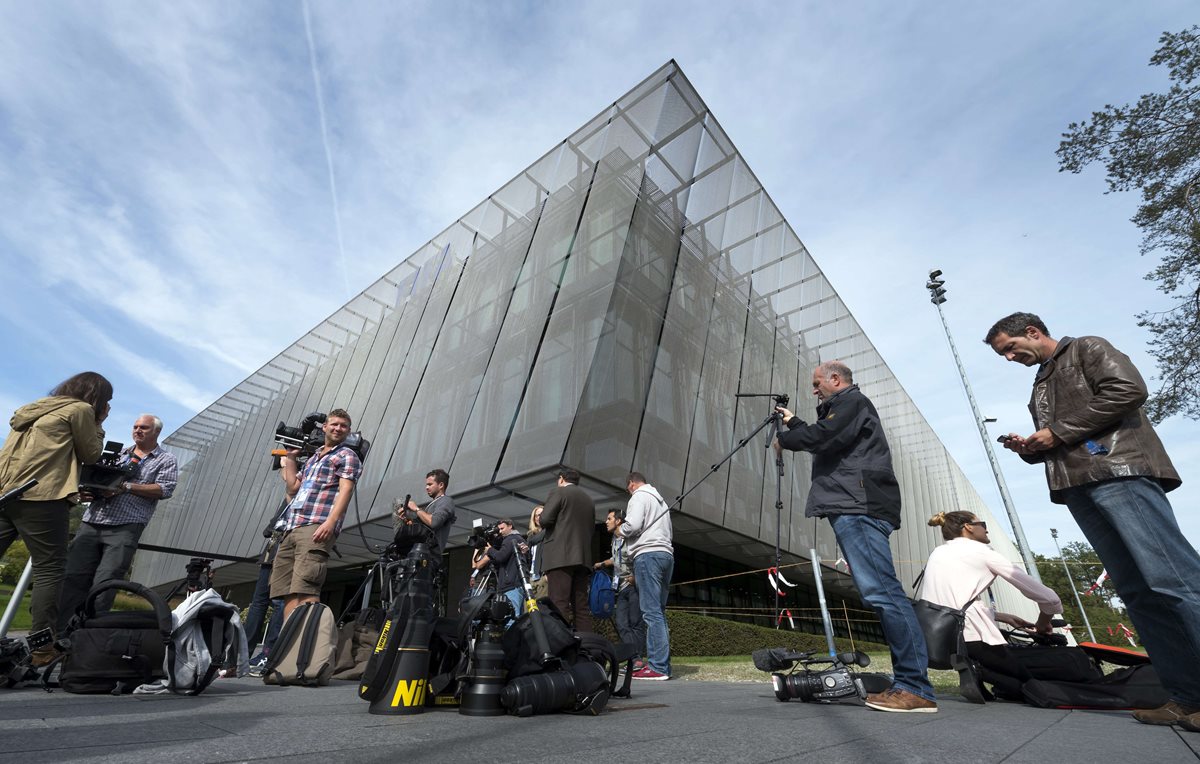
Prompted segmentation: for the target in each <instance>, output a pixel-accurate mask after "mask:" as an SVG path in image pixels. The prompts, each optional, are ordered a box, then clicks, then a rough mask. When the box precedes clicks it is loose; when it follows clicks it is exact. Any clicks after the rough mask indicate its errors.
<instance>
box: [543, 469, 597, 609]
mask: <svg viewBox="0 0 1200 764" xmlns="http://www.w3.org/2000/svg"><path fill="white" fill-rule="evenodd" d="M578 483H579V473H578V472H577V471H575V470H573V469H569V468H566V467H564V468H563V469H561V470H559V471H558V487H557V488H555V489H554V490H553V491H551V492H550V498H548V499H546V507H545V509H543V510H542V519H541V522H542V527H544V528H545V529H546V538H545V540H544V541H543V542H542V550H541V557H542V570H543V571H544V573H545V576H546V582H547V584H548V586H549V590H550V600H551V602H553V603H554V605H555V607H557V608H558V609H559V612H561V613H562V614H563V615H564V616H567V617H570V616H569V613H570V612H571V610H573V611H574V617H573V618H572V619H571V622H572V623H573V624H574V625H575V631H591V630H592V611H591V610H590V609H589V608H588V580H589V579H590V578H591V567H590V565H589V564H588V561H589V560H591V557H592V533H593V532H594V531H595V529H596V505H595V503H594V502H593V501H592V497H590V496H588V495H587V493H586V492H585V491H584V490H583V489H582V488H580V487H579V485H578Z"/></svg>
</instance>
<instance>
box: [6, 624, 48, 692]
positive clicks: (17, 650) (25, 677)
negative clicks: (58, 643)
mask: <svg viewBox="0 0 1200 764" xmlns="http://www.w3.org/2000/svg"><path fill="white" fill-rule="evenodd" d="M52 642H54V635H53V634H52V633H51V632H50V629H48V628H46V629H42V630H41V631H35V632H34V633H32V634H30V635H29V636H27V637H24V638H22V637H4V638H3V639H0V686H2V687H15V686H17V685H18V684H20V683H21V682H30V681H33V680H35V679H37V678H38V672H37V670H36V669H34V668H33V664H32V662H31V658H32V656H33V651H34V650H37V649H39V648H42V647H46V646H47V645H49V644H51V643H52Z"/></svg>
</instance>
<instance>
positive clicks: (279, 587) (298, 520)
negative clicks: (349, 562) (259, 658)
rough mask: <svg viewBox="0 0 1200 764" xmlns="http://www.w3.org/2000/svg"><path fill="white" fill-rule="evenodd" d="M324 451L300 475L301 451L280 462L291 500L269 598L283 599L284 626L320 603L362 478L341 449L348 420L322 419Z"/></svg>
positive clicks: (340, 415)
mask: <svg viewBox="0 0 1200 764" xmlns="http://www.w3.org/2000/svg"><path fill="white" fill-rule="evenodd" d="M324 430H325V445H323V446H321V448H319V449H318V450H317V452H316V453H315V454H313V455H312V456H310V457H309V458H308V461H307V462H305V463H304V469H303V470H299V469H298V463H297V457H298V456H299V455H300V451H299V450H297V449H293V450H290V451H288V452H287V455H286V456H285V457H284V458H283V469H282V470H280V471H281V472H282V473H283V482H284V484H285V485H286V486H287V495H288V498H290V499H291V503H290V504H288V508H287V509H286V510H285V511H284V513H283V539H282V540H281V541H280V542H279V551H278V552H277V553H276V555H275V565H274V566H273V567H272V569H271V598H272V599H280V598H282V599H283V619H284V621H287V619H288V616H290V615H291V614H292V611H293V610H295V609H296V608H297V607H298V606H299V605H302V604H304V603H306V602H320V601H321V587H322V586H324V585H325V572H326V570H327V569H328V567H329V552H330V551H331V550H332V549H333V543H334V541H336V540H337V535H338V533H339V532H341V530H342V519H343V518H344V517H345V516H346V508H347V507H349V506H350V497H351V496H353V495H354V484H355V482H356V481H357V480H358V476H359V475H361V474H362V460H360V459H359V458H358V454H356V453H354V451H353V450H351V449H350V447H349V446H346V445H345V440H346V436H347V435H349V434H350V415H349V414H347V413H346V412H345V410H343V409H334V410H333V411H330V412H329V413H328V414H327V415H326V416H325V427H324Z"/></svg>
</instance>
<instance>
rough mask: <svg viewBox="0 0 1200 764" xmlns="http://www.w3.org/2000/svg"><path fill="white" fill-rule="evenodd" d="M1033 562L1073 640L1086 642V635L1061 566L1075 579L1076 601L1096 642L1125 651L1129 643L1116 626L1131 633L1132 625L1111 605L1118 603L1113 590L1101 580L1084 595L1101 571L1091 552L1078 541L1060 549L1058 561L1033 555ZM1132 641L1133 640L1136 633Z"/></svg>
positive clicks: (1101, 565) (1126, 614)
mask: <svg viewBox="0 0 1200 764" xmlns="http://www.w3.org/2000/svg"><path fill="white" fill-rule="evenodd" d="M1035 558H1036V562H1037V567H1038V573H1040V574H1041V576H1042V583H1044V584H1045V585H1046V586H1049V587H1050V588H1051V589H1053V590H1054V591H1055V593H1056V594H1058V598H1059V599H1061V600H1062V603H1063V618H1065V619H1066V621H1067V623H1069V624H1071V630H1072V632H1073V633H1074V635H1075V638H1076V639H1078V640H1080V641H1081V642H1082V641H1087V639H1088V633H1087V627H1086V626H1084V623H1083V617H1082V616H1080V614H1079V606H1078V605H1076V604H1075V595H1074V594H1072V590H1071V583H1070V581H1069V580H1068V579H1067V573H1066V570H1065V569H1064V567H1063V563H1064V562H1066V564H1067V567H1069V568H1070V569H1071V576H1072V577H1073V578H1074V579H1075V586H1076V588H1077V589H1078V591H1079V599H1080V600H1081V601H1082V602H1083V606H1084V607H1085V608H1086V609H1087V617H1088V620H1089V621H1090V622H1091V624H1092V631H1093V632H1094V633H1095V635H1096V641H1097V642H1100V643H1102V644H1106V645H1117V646H1121V647H1129V641H1128V640H1127V639H1125V637H1124V635H1123V634H1122V633H1121V631H1120V629H1119V624H1124V625H1125V627H1126V628H1128V629H1129V630H1130V631H1134V628H1133V624H1132V623H1131V622H1130V620H1129V614H1128V613H1127V612H1125V611H1124V610H1123V609H1118V608H1116V607H1113V601H1114V600H1116V601H1117V602H1118V603H1119V602H1120V600H1117V592H1116V590H1115V589H1114V588H1113V585H1112V581H1111V580H1109V579H1105V581H1104V583H1103V584H1102V585H1101V586H1099V587H1098V588H1097V589H1096V590H1095V591H1093V592H1092V593H1091V594H1085V592H1087V591H1088V589H1089V588H1091V586H1092V584H1093V583H1095V582H1096V579H1097V578H1099V577H1100V573H1101V571H1103V570H1104V565H1103V564H1102V563H1101V562H1100V558H1099V556H1097V555H1096V552H1095V550H1093V549H1092V548H1091V547H1090V546H1088V545H1087V544H1085V543H1083V542H1082V541H1074V542H1071V543H1070V544H1067V545H1066V546H1064V547H1063V550H1062V557H1061V558H1058V557H1044V556H1042V555H1040V554H1039V555H1035ZM1110 630H1111V632H1112V633H1111V634H1110V633H1109V632H1110ZM1134 639H1135V640H1136V639H1137V637H1136V633H1135V636H1134ZM1139 644H1140V640H1139Z"/></svg>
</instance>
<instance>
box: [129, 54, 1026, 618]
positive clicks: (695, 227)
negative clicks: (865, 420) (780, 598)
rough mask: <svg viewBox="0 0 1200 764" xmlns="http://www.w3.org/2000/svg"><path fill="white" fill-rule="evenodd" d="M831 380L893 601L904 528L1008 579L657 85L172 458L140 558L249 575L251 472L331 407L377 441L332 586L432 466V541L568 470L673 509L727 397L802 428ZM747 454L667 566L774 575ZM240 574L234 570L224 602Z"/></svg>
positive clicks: (655, 77) (402, 267)
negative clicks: (766, 570) (742, 566)
mask: <svg viewBox="0 0 1200 764" xmlns="http://www.w3.org/2000/svg"><path fill="white" fill-rule="evenodd" d="M832 359H840V360H842V361H843V362H845V363H846V364H847V365H848V366H849V367H850V368H851V369H852V370H853V371H854V375H855V381H856V382H858V383H859V385H860V386H861V388H862V389H863V391H864V392H865V393H866V394H867V395H868V396H869V397H870V398H871V399H872V400H873V401H874V402H875V404H876V406H877V407H878V409H879V411H880V414H881V416H882V418H883V422H884V425H885V427H886V428H887V434H888V437H889V440H890V442H891V445H892V450H893V456H894V460H895V468H896V472H897V475H898V477H899V480H900V484H901V488H902V491H903V496H904V507H905V515H904V527H903V528H902V529H901V531H900V532H898V533H897V534H895V535H894V536H893V537H892V547H893V552H894V555H895V558H896V561H897V569H898V571H899V573H900V578H901V579H902V580H903V581H904V582H905V583H906V584H907V583H908V582H911V581H912V579H913V578H915V577H916V574H917V572H918V571H919V569H920V567H921V565H923V563H924V560H925V559H926V557H927V556H928V554H929V552H930V550H932V549H933V547H934V546H936V544H937V543H939V542H938V541H937V537H936V536H935V533H934V529H930V528H927V527H926V526H925V519H926V518H927V517H928V516H929V515H930V514H932V513H934V512H937V511H940V510H947V511H949V510H956V509H965V510H968V511H972V512H975V513H976V514H978V515H979V516H980V517H982V518H984V519H986V520H988V521H989V525H990V527H992V528H996V529H997V530H996V531H995V532H993V534H992V538H993V545H994V547H995V548H996V549H998V550H999V551H1001V552H1002V553H1003V554H1005V555H1006V556H1008V557H1010V558H1011V559H1013V560H1019V556H1018V555H1017V553H1016V551H1015V550H1014V549H1013V547H1012V545H1011V543H1010V542H1009V541H1008V539H1007V538H1005V537H1004V536H1003V534H1002V533H1001V532H999V530H998V529H999V525H998V524H997V523H995V522H992V521H993V519H994V518H993V517H992V515H991V513H990V512H989V510H988V508H987V507H986V506H985V505H984V503H983V502H982V500H981V499H980V498H979V496H978V495H977V494H976V492H975V490H974V489H973V487H972V486H971V485H970V484H969V483H968V482H967V480H966V479H965V478H964V476H963V474H962V472H961V471H960V470H959V468H958V466H957V465H956V464H955V462H954V461H953V459H952V458H951V457H950V455H949V454H948V453H947V452H946V450H945V448H944V447H943V446H942V445H941V443H940V442H939V440H938V439H937V437H936V436H935V435H934V433H933V431H932V430H931V429H930V427H929V425H928V424H927V422H926V421H925V419H924V418H923V417H922V415H921V414H920V412H919V411H918V410H917V408H916V406H915V405H914V404H913V402H912V401H911V400H910V399H909V397H908V395H907V394H906V393H905V392H904V389H903V388H902V387H901V386H900V383H899V382H898V381H897V380H896V379H895V378H894V377H893V376H892V373H891V371H890V370H889V369H888V367H887V365H886V364H885V363H884V361H883V359H882V358H881V357H880V356H879V354H878V352H877V351H876V350H875V348H874V347H873V346H872V344H871V342H870V340H869V339H868V338H867V337H866V335H865V334H864V333H863V331H862V329H861V328H860V327H859V325H858V324H857V322H856V321H855V320H854V318H853V316H852V315H851V314H850V312H849V310H848V309H847V307H846V306H845V304H843V302H842V301H841V299H840V298H839V297H838V295H837V293H836V292H835V290H834V289H833V287H832V286H831V285H830V284H829V282H828V281H827V280H826V278H825V276H824V275H823V274H822V273H821V271H820V269H819V268H818V267H817V266H816V264H815V262H814V261H813V259H812V257H811V256H810V255H809V253H808V251H807V250H806V249H805V247H804V245H803V244H802V243H801V242H800V239H799V238H798V237H797V236H796V234H795V232H794V231H792V229H791V227H790V226H789V225H788V223H787V221H785V220H784V219H783V216H782V215H781V214H780V212H779V210H778V209H777V208H776V207H775V205H774V204H773V203H772V201H771V199H770V197H769V196H768V195H767V193H766V192H765V191H764V190H763V188H762V186H761V185H760V184H759V182H758V180H757V179H756V178H755V176H754V174H753V172H751V170H750V169H749V167H747V166H746V163H745V162H744V160H743V159H742V157H741V156H740V155H739V154H738V152H737V150H736V149H735V148H734V146H733V144H732V143H731V142H730V140H729V138H728V137H727V136H726V135H725V133H724V131H722V129H721V127H720V126H719V125H718V124H717V121H716V119H715V118H714V117H713V115H712V114H711V113H710V112H709V111H708V109H707V107H706V106H705V105H704V103H703V101H701V99H700V97H699V96H698V95H697V94H696V91H695V90H694V89H693V88H692V86H691V84H690V83H689V82H688V81H687V79H686V77H685V76H684V75H683V73H682V72H681V71H680V70H679V68H678V67H677V66H676V65H675V64H674V63H673V62H672V63H668V64H667V65H665V66H663V67H662V68H661V69H659V70H658V71H657V72H655V73H654V74H652V75H651V76H650V77H648V78H647V79H646V80H645V81H644V82H642V83H641V84H640V85H638V86H637V87H636V88H634V89H633V90H632V91H630V92H629V93H627V94H626V95H624V96H622V97H621V98H620V99H618V100H617V101H616V102H615V103H614V104H613V105H612V106H610V107H609V108H607V109H605V110H604V111H603V112H602V113H601V114H599V115H597V116H596V117H595V118H594V119H592V120H591V121H590V122H588V123H587V124H586V125H584V126H583V127H582V128H580V129H579V130H578V131H576V132H575V133H574V134H572V135H571V136H570V137H569V138H567V139H566V140H565V141H563V142H562V143H560V144H559V145H558V146H556V147H555V148H554V149H552V150H551V151H550V152H548V153H547V154H546V155H544V156H543V157H541V158H540V159H538V160H537V161H536V162H534V163H533V165H531V166H530V167H529V168H527V169H526V170H524V171H522V172H521V173H520V174H518V175H517V176H516V177H515V178H513V179H512V180H511V181H510V182H509V183H507V184H506V185H505V186H504V187H503V188H501V189H499V190H498V191H496V192H495V193H494V194H492V195H491V196H490V197H488V198H487V199H486V200H485V201H483V202H482V203H480V204H479V205H478V206H476V207H475V208H474V209H472V210H471V211H470V212H468V213H467V214H465V215H463V216H462V217H461V218H460V219H459V220H457V221H455V222H454V224H453V225H451V226H450V227H449V228H447V229H446V230H444V231H442V232H441V233H439V234H438V235H437V236H435V237H434V238H433V239H432V240H430V241H429V242H428V243H427V244H425V245H424V246H422V247H421V248H419V249H418V250H417V251H416V252H414V253H413V254H412V255H410V256H409V257H407V258H405V259H404V260H403V262H401V263H400V264H399V265H397V266H396V267H395V268H394V269H393V270H392V271H391V272H389V273H388V274H386V275H385V276H384V277H383V278H381V279H379V280H378V281H377V282H375V283H374V284H372V285H371V286H370V287H368V288H367V289H366V290H364V291H363V292H362V293H361V294H359V295H358V296H357V297H355V298H354V299H352V300H351V301H350V302H349V303H347V304H346V305H345V306H344V307H342V308H341V309H339V310H338V311H337V312H335V313H334V314H333V315H332V316H330V317H329V318H328V319H326V320H325V321H323V322H321V323H320V324H319V325H318V326H316V327H315V328H314V329H312V330H311V331H310V332H308V333H307V334H305V335H304V336H303V337H301V338H300V339H298V340H297V341H296V342H295V343H294V344H293V345H291V346H290V347H288V348H287V349H285V350H284V351H283V352H282V353H280V354H279V355H278V356H276V357H275V358H274V359H272V360H271V361H270V362H268V363H267V364H266V365H265V366H263V367H262V368H261V369H259V370H258V371H257V372H255V373H254V374H252V375H251V376H250V377H248V378H247V379H246V380H245V381H243V382H242V383H240V384H239V385H237V387H235V388H234V389H232V390H230V391H229V392H228V393H226V394H225V395H223V396H222V397H221V398H220V399H218V400H217V401H216V402H214V403H213V404H212V405H211V406H209V407H208V408H207V409H205V410H204V411H202V412H200V413H199V414H198V415H197V416H196V417H195V418H193V419H192V420H191V421H189V422H188V423H186V424H185V425H183V426H182V427H181V428H180V429H179V430H178V431H176V432H175V433H174V434H172V435H171V436H170V437H169V438H167V439H166V441H165V443H166V445H167V447H168V448H170V449H171V450H172V451H173V452H174V453H175V454H176V455H177V456H178V457H179V460H180V467H181V469H180V482H179V487H178V489H177V490H176V493H175V495H174V497H172V498H171V499H170V500H168V501H165V502H163V503H162V506H161V507H160V508H159V510H158V512H157V513H156V514H155V517H154V520H153V522H152V523H151V524H150V526H149V527H148V528H147V530H146V533H145V535H144V537H143V541H144V542H146V543H150V544H156V545H161V546H167V547H175V548H182V549H194V550H205V551H212V552H218V553H222V554H229V555H234V556H239V557H246V558H250V557H253V556H254V555H255V554H256V553H257V552H258V551H259V549H260V547H261V545H262V537H261V535H260V533H259V531H260V529H261V528H262V526H263V525H264V524H266V523H267V521H268V520H269V518H270V517H271V515H272V514H273V512H274V510H275V509H276V508H277V506H278V505H279V501H280V499H281V498H282V493H283V492H282V481H281V480H280V479H279V476H278V474H277V473H275V472H272V471H270V469H269V466H270V465H269V457H268V452H269V450H270V449H271V447H272V442H273V433H274V429H275V426H276V424H277V423H278V422H279V421H281V420H283V421H286V422H288V423H289V424H295V423H297V422H298V421H299V420H300V418H301V417H303V416H304V414H306V413H307V412H310V411H327V410H329V409H331V408H335V407H341V408H345V409H347V410H348V411H349V412H350V413H351V415H352V416H353V418H354V429H356V430H361V431H362V432H363V433H364V435H365V436H366V437H367V438H368V439H370V440H371V441H372V442H373V446H372V449H371V452H370V455H369V457H368V459H367V460H366V462H365V470H364V473H363V476H362V479H361V481H360V482H359V485H358V490H357V501H358V514H357V516H356V510H355V508H354V506H353V505H352V506H351V509H350V511H349V513H348V515H347V521H346V530H345V531H344V532H343V533H342V536H341V540H340V542H339V549H340V551H341V553H342V554H343V555H344V558H343V560H342V561H341V562H342V564H347V565H348V564H351V563H356V562H361V561H366V560H368V559H373V557H374V555H373V554H370V553H369V552H368V551H367V550H365V549H364V548H363V545H362V544H361V542H360V541H359V540H358V539H357V533H356V532H355V531H354V530H353V528H354V526H356V525H362V528H363V531H364V532H365V533H366V535H367V537H368V539H369V540H370V541H371V542H372V543H377V544H386V543H387V541H388V540H389V537H390V532H391V520H390V512H391V507H392V501H393V499H395V498H396V497H402V496H404V495H405V494H408V493H412V494H414V495H416V496H420V497H422V498H423V493H422V490H421V487H422V486H423V480H424V475H425V473H426V472H427V471H429V470H430V469H432V468H435V467H441V468H444V469H446V470H448V471H449V473H450V475H451V481H450V486H449V492H450V493H451V495H453V496H454V498H455V501H456V503H457V504H458V505H459V506H460V512H459V521H458V524H457V525H456V527H455V531H454V533H453V534H452V536H451V543H452V544H455V543H461V542H462V540H463V539H464V538H465V536H466V534H467V532H468V530H469V527H470V521H471V519H472V518H474V517H484V518H485V519H491V518H495V517H500V516H512V517H515V518H522V517H525V516H527V515H528V512H529V510H530V508H531V507H532V506H533V505H534V504H536V503H540V502H541V501H542V500H543V499H544V498H545V496H546V494H547V493H548V492H549V491H550V489H551V488H552V487H553V485H554V473H555V471H556V469H557V467H558V466H559V465H560V464H566V465H569V466H571V467H574V468H576V469H578V470H579V471H580V472H581V473H582V474H583V476H584V477H583V481H582V485H583V487H585V488H586V489H587V490H589V491H590V492H591V493H592V494H593V496H594V497H595V498H596V500H597V505H598V510H597V511H598V513H603V512H604V511H606V509H607V508H609V507H613V506H617V505H623V504H624V502H625V500H626V498H627V496H626V495H625V493H624V490H623V489H624V478H625V475H626V473H628V472H629V471H630V470H631V469H637V470H639V471H641V472H644V473H645V474H646V475H647V476H648V477H649V479H650V482H651V483H653V484H654V485H655V486H656V487H658V489H659V490H660V491H661V492H662V493H663V495H664V496H666V497H668V498H669V497H672V496H675V495H677V494H679V493H682V491H683V489H684V488H686V487H689V486H691V485H692V484H693V483H695V481H697V480H698V479H699V478H700V477H702V476H703V475H705V474H706V473H708V472H709V471H710V467H711V465H713V464H715V463H716V462H718V461H719V460H720V459H721V458H722V457H723V456H725V455H726V454H727V453H728V452H729V451H730V450H731V449H732V448H733V447H734V445H735V444H736V443H737V442H738V441H739V440H741V439H742V438H743V437H744V436H746V435H747V434H748V433H750V432H751V431H753V430H754V428H755V427H757V426H758V425H759V423H760V422H761V421H762V420H763V419H764V418H765V417H766V415H767V414H768V413H769V411H770V403H769V399H766V398H760V399H737V398H735V397H734V395H735V394H736V393H746V392H753V393H761V392H786V393H789V394H791V395H793V396H794V399H795V400H794V402H793V404H792V408H793V409H794V410H799V412H800V413H801V414H802V415H803V414H804V413H805V412H811V408H810V407H811V405H812V403H813V401H812V399H811V397H810V396H809V394H808V391H809V388H810V377H811V373H812V369H813V367H814V366H815V365H816V364H817V363H818V362H820V361H822V360H832ZM763 444H764V438H763V437H758V438H755V442H753V443H750V444H748V445H747V446H746V447H745V448H743V449H741V450H740V451H738V453H737V454H736V455H735V456H734V458H733V459H732V460H731V461H730V462H729V463H728V464H727V465H726V466H725V467H723V468H722V469H721V470H719V471H717V472H716V473H714V474H712V475H711V477H710V478H709V479H708V480H706V481H705V482H703V483H702V484H701V485H700V487H699V488H698V489H697V490H696V491H695V492H693V493H692V494H690V495H689V497H688V498H687V499H686V500H685V502H684V503H683V506H682V514H681V515H680V516H679V517H678V518H677V519H676V521H675V525H676V543H677V544H682V545H687V546H693V547H695V548H699V549H703V550H705V551H706V552H708V553H711V554H714V555H718V556H721V557H726V558H728V559H731V560H737V561H743V562H746V563H747V564H750V565H758V564H769V560H770V559H771V546H772V545H773V544H774V542H775V535H776V519H777V513H776V510H775V506H774V504H775V474H774V467H773V464H768V457H769V454H770V452H769V451H768V449H766V448H764V445H763ZM809 468H810V464H809V458H808V456H807V455H795V456H792V455H789V456H788V457H787V468H786V469H787V472H786V477H785V479H784V490H783V500H784V512H783V518H782V546H783V548H784V549H785V550H786V552H787V553H788V556H789V559H791V560H795V559H799V558H801V557H807V556H808V550H809V549H810V548H816V549H817V550H818V552H819V554H820V555H821V556H822V558H824V559H828V560H834V559H836V558H837V557H838V556H839V555H838V553H837V550H836V547H835V544H834V540H833V535H832V532H831V531H830V530H829V528H828V524H827V523H824V522H817V521H815V520H809V519H805V518H804V512H803V508H804V502H805V498H806V496H807V491H808V478H809ZM602 517H603V515H602V514H598V519H599V518H602ZM360 521H361V522H360ZM518 522H519V524H520V520H518ZM180 570H181V565H180V558H179V557H177V556H171V555H164V554H156V553H149V552H142V553H140V554H139V556H138V560H137V563H136V575H137V578H138V579H139V580H142V581H145V582H148V583H151V584H158V583H162V582H165V581H169V580H175V579H178V578H179V577H180ZM831 575H833V574H832V572H831ZM253 576H254V568H253V567H252V566H251V565H236V564H235V565H233V566H230V567H229V568H228V569H227V571H226V572H225V573H224V574H223V577H222V580H223V581H224V582H229V583H234V582H236V581H237V580H250V579H251V578H252V577H253ZM835 578H836V577H835ZM835 585H836V581H835ZM1010 599H1012V597H1011V595H1009V594H1006V593H1001V604H1002V606H1005V608H1006V609H1009V610H1010V611H1012V612H1022V611H1023V610H1024V609H1026V608H1023V607H1022V606H1021V605H1019V604H1017V603H1016V602H1011V601H1006V600H1010ZM1015 599H1018V600H1019V599H1020V598H1019V597H1016V598H1015Z"/></svg>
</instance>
